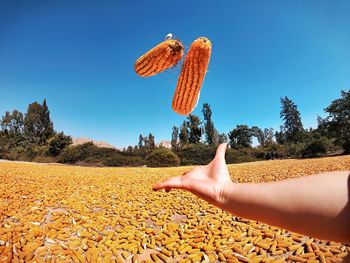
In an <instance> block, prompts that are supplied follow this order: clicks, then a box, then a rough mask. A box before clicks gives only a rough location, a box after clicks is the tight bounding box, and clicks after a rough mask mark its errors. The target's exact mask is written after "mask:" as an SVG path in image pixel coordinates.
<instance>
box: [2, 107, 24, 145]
mask: <svg viewBox="0 0 350 263" xmlns="http://www.w3.org/2000/svg"><path fill="white" fill-rule="evenodd" d="M0 124H1V131H2V134H3V136H2V137H3V141H2V142H1V144H2V147H3V148H7V149H11V148H14V147H18V146H20V145H21V144H23V142H24V140H25V137H24V117H23V113H21V112H20V111H18V110H13V111H12V113H10V112H9V111H6V113H5V115H4V116H2V119H1V122H0Z"/></svg>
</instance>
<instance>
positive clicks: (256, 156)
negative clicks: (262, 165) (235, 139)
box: [225, 148, 265, 164]
mask: <svg viewBox="0 0 350 263" xmlns="http://www.w3.org/2000/svg"><path fill="white" fill-rule="evenodd" d="M225 157H226V163H228V164H230V163H246V162H255V161H259V160H263V159H264V157H265V155H264V152H263V151H262V150H261V149H256V148H240V149H228V150H227V151H226V156H225Z"/></svg>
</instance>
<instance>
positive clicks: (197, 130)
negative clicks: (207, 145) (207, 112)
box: [187, 114, 202, 143]
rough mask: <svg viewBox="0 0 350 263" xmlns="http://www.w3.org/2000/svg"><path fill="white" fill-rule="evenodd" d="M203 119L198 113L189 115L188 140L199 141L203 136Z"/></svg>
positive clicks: (190, 141) (191, 141)
mask: <svg viewBox="0 0 350 263" xmlns="http://www.w3.org/2000/svg"><path fill="white" fill-rule="evenodd" d="M201 124H202V122H201V120H200V119H199V117H198V116H196V115H192V114H190V115H188V116H187V127H188V129H189V136H188V142H189V143H199V142H200V140H201V137H202V129H201Z"/></svg>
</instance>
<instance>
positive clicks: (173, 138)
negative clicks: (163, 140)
mask: <svg viewBox="0 0 350 263" xmlns="http://www.w3.org/2000/svg"><path fill="white" fill-rule="evenodd" d="M178 136H179V128H178V127H176V126H174V127H173V132H172V133H171V148H172V149H174V150H176V149H177V146H178V142H177V138H178Z"/></svg>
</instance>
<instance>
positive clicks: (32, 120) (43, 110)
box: [24, 100, 54, 145]
mask: <svg viewBox="0 0 350 263" xmlns="http://www.w3.org/2000/svg"><path fill="white" fill-rule="evenodd" d="M24 132H25V135H26V137H27V138H28V139H29V141H30V142H31V143H34V144H38V145H43V144H45V143H46V141H47V140H48V139H49V138H50V137H51V136H53V135H54V130H53V123H52V121H51V119H50V111H49V110H48V108H47V105H46V100H44V102H43V105H40V104H39V103H37V102H34V103H31V104H29V106H28V110H27V113H26V115H25V118H24Z"/></svg>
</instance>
